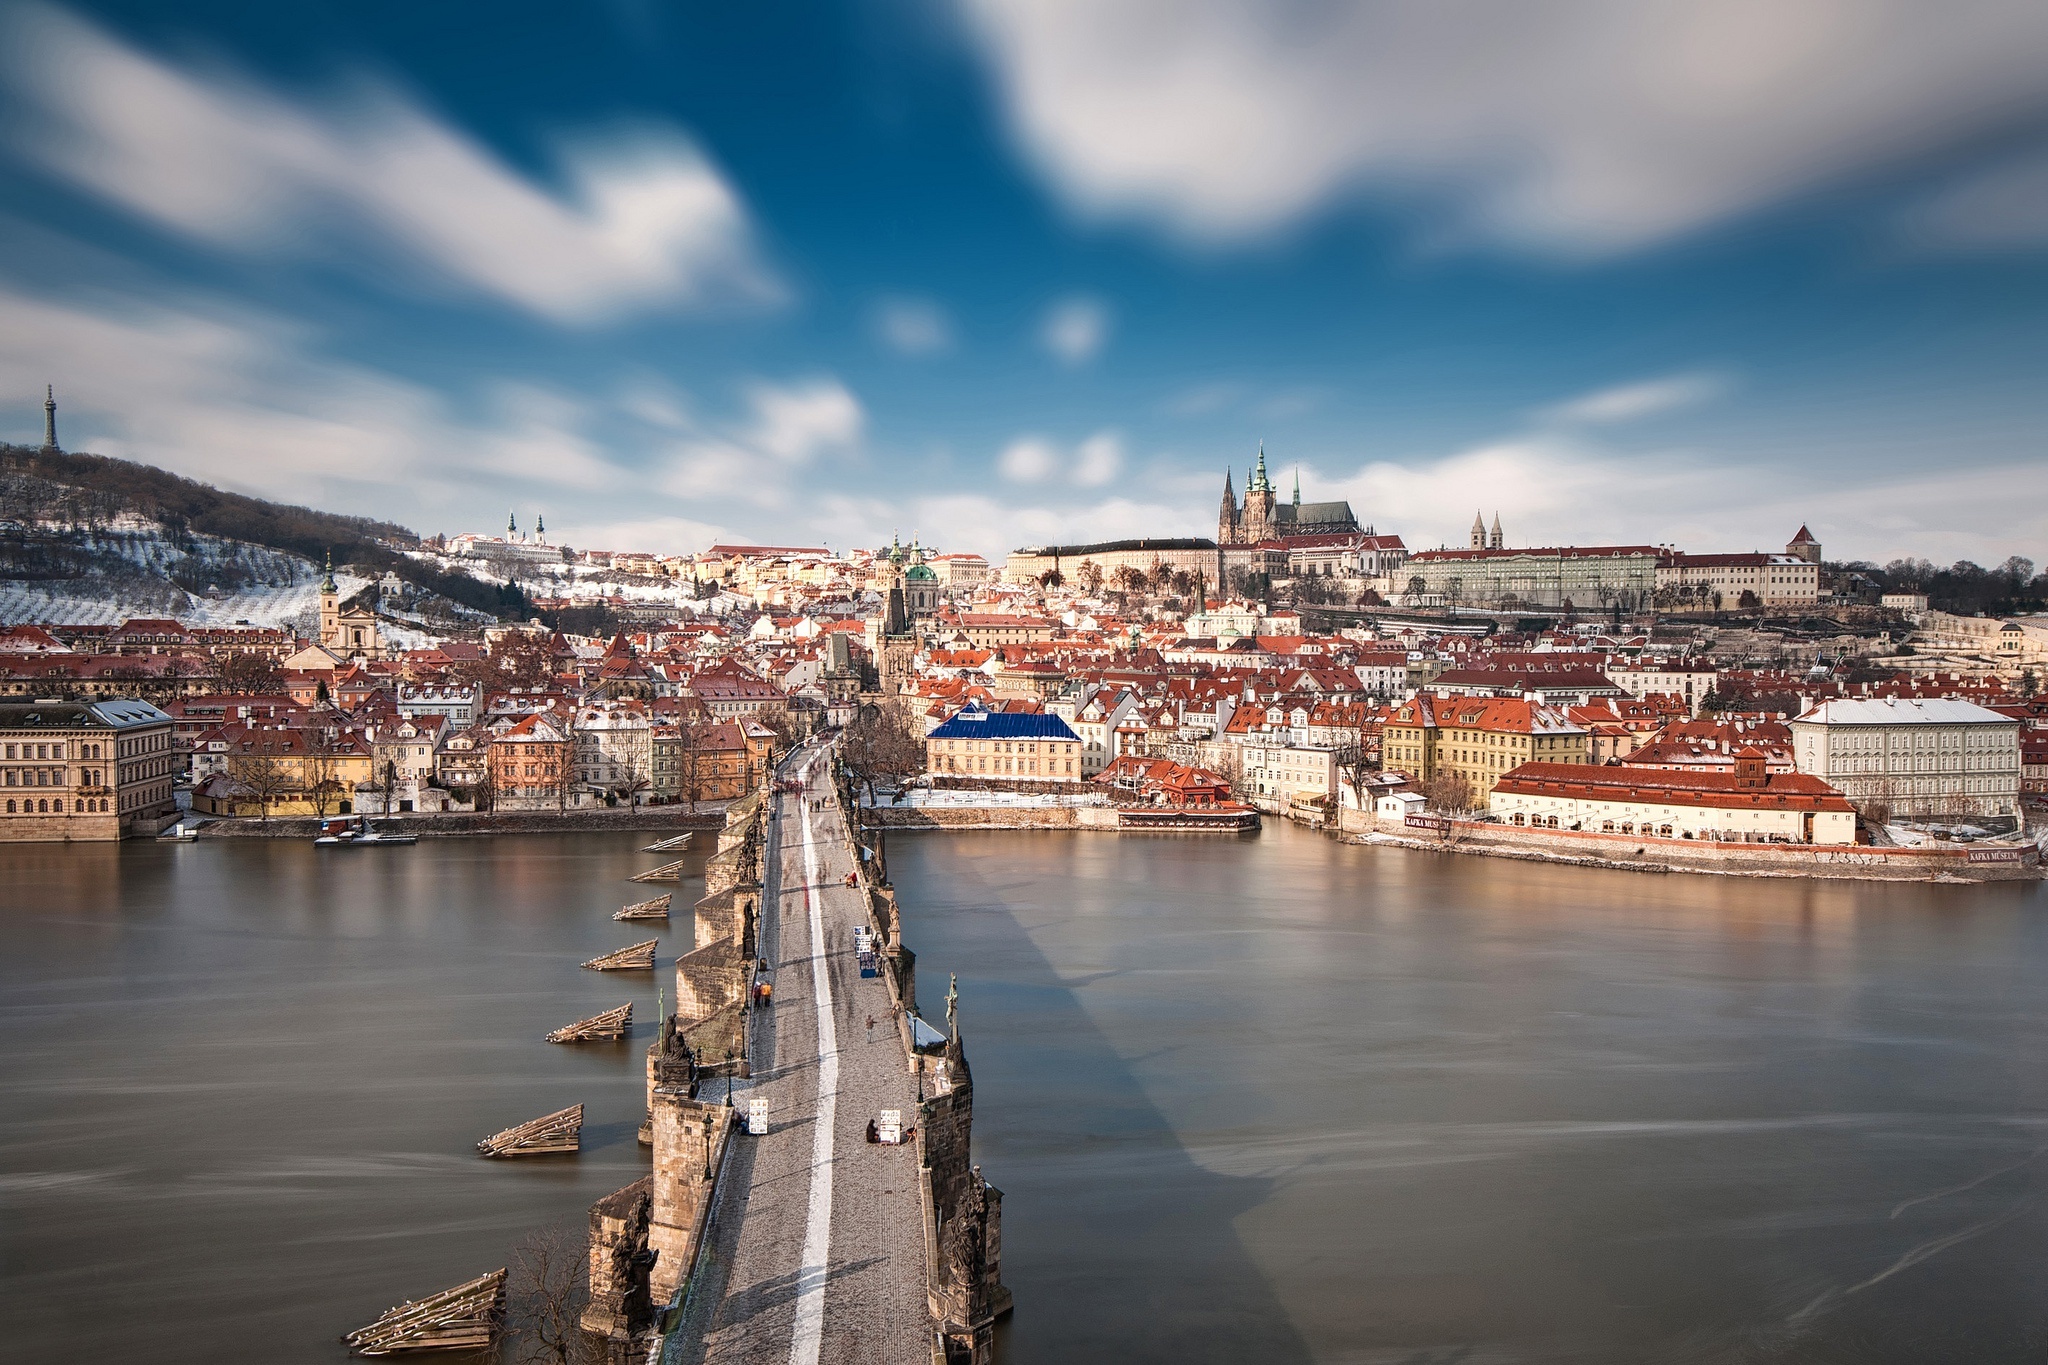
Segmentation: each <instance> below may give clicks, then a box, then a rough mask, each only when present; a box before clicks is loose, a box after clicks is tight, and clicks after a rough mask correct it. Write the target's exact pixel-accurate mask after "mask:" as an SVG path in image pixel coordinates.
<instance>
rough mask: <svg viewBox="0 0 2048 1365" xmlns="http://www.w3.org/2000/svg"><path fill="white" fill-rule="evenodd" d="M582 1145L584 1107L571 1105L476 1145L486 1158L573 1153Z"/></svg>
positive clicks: (530, 1120) (496, 1134) (492, 1136)
mask: <svg viewBox="0 0 2048 1365" xmlns="http://www.w3.org/2000/svg"><path fill="white" fill-rule="evenodd" d="M582 1142H583V1106H582V1105H580V1104H572V1105H570V1106H569V1107H568V1108H567V1109H557V1110H556V1111H555V1112H554V1113H552V1114H543V1115H541V1116H540V1117H539V1118H537V1119H529V1120H527V1121H526V1122H525V1123H522V1124H520V1125H519V1126H518V1127H517V1128H507V1129H506V1130H505V1131H504V1132H502V1133H493V1134H491V1135H490V1136H489V1137H487V1138H485V1139H484V1140H483V1141H482V1142H479V1143H478V1144H477V1145H476V1149H477V1150H478V1151H479V1152H481V1153H483V1154H484V1155H485V1156H547V1155H549V1154H550V1153H553V1152H573V1151H575V1150H577V1148H578V1147H580V1146H581V1145H582Z"/></svg>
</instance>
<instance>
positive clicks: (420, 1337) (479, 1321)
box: [342, 1106, 580, 1356]
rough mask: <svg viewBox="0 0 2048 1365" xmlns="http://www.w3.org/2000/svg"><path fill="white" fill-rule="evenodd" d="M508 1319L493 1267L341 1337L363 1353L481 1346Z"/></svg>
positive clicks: (501, 1278) (500, 1278)
mask: <svg viewBox="0 0 2048 1365" xmlns="http://www.w3.org/2000/svg"><path fill="white" fill-rule="evenodd" d="M579 1107H580V1106H579ZM504 1322H505V1272H504V1271H503V1270H493V1271H492V1272H491V1273H490V1274H488V1275H479V1276H477V1277H476V1278H475V1279H473V1280H471V1281H470V1282H469V1283H468V1284H458V1285H456V1286H455V1287H454V1288H453V1289H444V1290H442V1291H441V1292H440V1293H438V1294H429V1295H428V1296H427V1297H426V1298H424V1299H417V1300H414V1301H413V1302H410V1303H401V1304H400V1305H398V1307H396V1308H393V1309H389V1310H387V1311H386V1312H385V1314H384V1316H383V1317H381V1318H378V1319H377V1320H376V1321H375V1322H373V1323H371V1324H370V1325H369V1326H368V1327H360V1328H357V1329H356V1330H355V1331H353V1332H350V1333H349V1334H348V1335H347V1336H345V1337H343V1338H342V1341H343V1342H344V1343H345V1344H346V1345H347V1346H348V1348H349V1350H350V1351H351V1352H353V1353H354V1354H356V1355H359V1356H388V1355H391V1354H392V1353H394V1352H397V1351H461V1350H477V1349H479V1348H482V1347H488V1346H491V1345H493V1344H495V1343H496V1341H497V1339H498V1330H499V1329H500V1328H501V1327H502V1326H503V1325H504Z"/></svg>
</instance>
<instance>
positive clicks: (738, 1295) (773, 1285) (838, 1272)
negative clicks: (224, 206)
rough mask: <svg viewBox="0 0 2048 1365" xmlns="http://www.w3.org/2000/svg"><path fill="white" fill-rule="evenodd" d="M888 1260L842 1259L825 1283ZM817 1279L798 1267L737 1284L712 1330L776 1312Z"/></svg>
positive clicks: (884, 1258)
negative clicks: (813, 1278)
mask: <svg viewBox="0 0 2048 1365" xmlns="http://www.w3.org/2000/svg"><path fill="white" fill-rule="evenodd" d="M887 1261H888V1258H887V1257H885V1256H867V1257H863V1258H862V1259H860V1260H858V1261H841V1262H839V1263H838V1264H836V1265H833V1266H831V1267H830V1268H829V1269H827V1270H826V1272H825V1283H826V1284H828V1285H829V1284H831V1283H832V1282H833V1281H834V1280H843V1279H845V1278H846V1277H847V1276H849V1275H858V1274H859V1273H860V1272H861V1271H863V1270H867V1269H869V1268H870V1267H872V1266H878V1265H884V1264H886V1263H887ZM813 1283H814V1281H813V1280H812V1279H811V1278H810V1277H808V1276H806V1275H805V1274H804V1273H803V1272H802V1271H800V1270H798V1271H792V1272H790V1273H789V1274H787V1275H772V1276H770V1277H769V1278H767V1279H765V1280H756V1281H754V1283H752V1284H747V1285H739V1286H736V1287H733V1288H731V1289H730V1291H729V1295H728V1298H727V1304H728V1307H727V1309H726V1311H725V1312H723V1313H721V1314H720V1315H719V1318H718V1321H717V1322H716V1323H714V1324H713V1326H712V1329H711V1330H712V1332H713V1333H714V1334H716V1333H717V1332H718V1331H719V1330H720V1329H722V1328H724V1327H727V1326H729V1325H733V1324H740V1323H746V1322H749V1321H751V1320H752V1319H754V1318H756V1317H758V1316H760V1315H761V1314H763V1313H768V1312H773V1311H774V1310H775V1309H777V1308H781V1307H784V1306H786V1305H788V1304H791V1303H794V1302H796V1299H797V1296H798V1295H799V1294H801V1293H803V1291H804V1290H806V1289H809V1288H810V1287H811V1286H812V1284H813Z"/></svg>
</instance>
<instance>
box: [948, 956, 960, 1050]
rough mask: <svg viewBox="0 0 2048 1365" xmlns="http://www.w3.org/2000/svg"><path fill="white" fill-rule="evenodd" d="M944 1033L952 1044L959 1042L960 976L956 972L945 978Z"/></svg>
mask: <svg viewBox="0 0 2048 1365" xmlns="http://www.w3.org/2000/svg"><path fill="white" fill-rule="evenodd" d="M946 1032H947V1033H948V1034H949V1035H951V1037H952V1039H953V1041H954V1042H956V1043H957V1042H959V1041H960V976H959V974H958V973H957V972H956V973H953V974H951V975H949V976H948V977H947V978H946Z"/></svg>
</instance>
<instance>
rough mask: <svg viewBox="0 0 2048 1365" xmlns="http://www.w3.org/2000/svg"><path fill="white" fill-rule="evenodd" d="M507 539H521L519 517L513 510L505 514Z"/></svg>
mask: <svg viewBox="0 0 2048 1365" xmlns="http://www.w3.org/2000/svg"><path fill="white" fill-rule="evenodd" d="M505 539H507V540H517V539H519V518H518V516H517V515H516V514H514V513H511V512H507V513H506V514H505Z"/></svg>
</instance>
